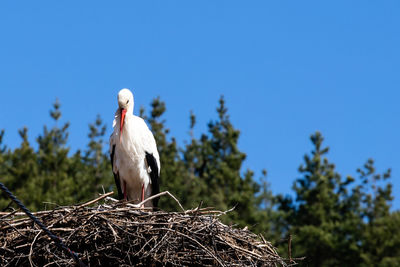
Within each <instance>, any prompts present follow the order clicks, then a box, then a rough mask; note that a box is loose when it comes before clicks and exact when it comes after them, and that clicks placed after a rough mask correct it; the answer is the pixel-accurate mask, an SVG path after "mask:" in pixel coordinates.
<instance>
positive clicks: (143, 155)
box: [110, 89, 160, 207]
mask: <svg viewBox="0 0 400 267" xmlns="http://www.w3.org/2000/svg"><path fill="white" fill-rule="evenodd" d="M133 107H134V99H133V95H132V93H131V91H129V90H128V89H122V90H121V91H120V92H119V93H118V109H117V111H116V112H115V118H114V122H113V128H114V131H113V133H112V135H111V137H110V157H111V165H112V169H113V173H114V178H115V183H116V185H117V189H118V195H119V198H120V199H121V198H122V197H123V198H124V199H125V200H129V201H133V202H134V203H139V202H141V201H142V200H143V199H146V198H148V197H150V196H151V195H154V194H157V193H158V192H159V175H160V157H159V155H158V151H157V145H156V141H155V139H154V136H153V134H152V132H151V131H150V130H149V128H148V127H147V125H146V123H145V122H144V120H143V119H142V118H140V117H138V116H135V115H133ZM142 192H143V193H144V194H142ZM157 202H158V199H156V200H153V201H148V202H147V203H145V206H146V207H153V206H157Z"/></svg>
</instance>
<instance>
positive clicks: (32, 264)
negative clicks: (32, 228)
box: [28, 230, 42, 267]
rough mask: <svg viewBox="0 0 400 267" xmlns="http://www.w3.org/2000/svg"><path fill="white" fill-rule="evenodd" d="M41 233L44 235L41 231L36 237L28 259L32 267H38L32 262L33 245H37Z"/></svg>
mask: <svg viewBox="0 0 400 267" xmlns="http://www.w3.org/2000/svg"><path fill="white" fill-rule="evenodd" d="M41 233H42V230H40V231H39V233H38V234H37V235H36V236H35V238H34V239H33V241H32V244H31V248H30V250H29V257H28V259H29V263H30V264H31V266H32V267H33V266H36V265H35V264H34V263H33V261H32V253H33V245H34V244H35V242H36V239H37V238H38V236H39V235H40V234H41Z"/></svg>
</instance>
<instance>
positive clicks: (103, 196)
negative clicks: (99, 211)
mask: <svg viewBox="0 0 400 267" xmlns="http://www.w3.org/2000/svg"><path fill="white" fill-rule="evenodd" d="M112 194H114V192H108V193H105V194H104V195H101V196H100V197H98V198H96V199H93V200H91V201H89V202H86V203H84V204H82V205H79V206H78V208H83V207H86V206H89V205H91V204H93V203H96V202H98V201H100V200H102V199H103V198H106V197H108V196H111V195H112Z"/></svg>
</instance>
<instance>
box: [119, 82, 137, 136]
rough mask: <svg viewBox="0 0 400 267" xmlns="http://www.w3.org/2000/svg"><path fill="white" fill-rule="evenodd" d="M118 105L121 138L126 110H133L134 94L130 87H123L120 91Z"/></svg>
mask: <svg viewBox="0 0 400 267" xmlns="http://www.w3.org/2000/svg"><path fill="white" fill-rule="evenodd" d="M118 107H119V111H120V116H121V117H120V118H121V120H120V131H121V133H120V138H121V135H122V130H123V129H124V122H125V114H126V112H127V111H128V112H131V113H132V112H133V94H132V92H131V91H130V90H129V89H126V88H124V89H122V90H121V91H119V93H118Z"/></svg>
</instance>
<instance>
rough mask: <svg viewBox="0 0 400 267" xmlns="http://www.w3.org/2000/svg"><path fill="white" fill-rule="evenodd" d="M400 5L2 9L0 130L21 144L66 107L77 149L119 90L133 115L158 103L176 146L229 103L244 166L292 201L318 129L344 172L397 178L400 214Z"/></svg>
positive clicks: (96, 4) (146, 4)
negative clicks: (192, 123) (55, 109)
mask: <svg viewBox="0 0 400 267" xmlns="http://www.w3.org/2000/svg"><path fill="white" fill-rule="evenodd" d="M399 14H400V2H399V1H140V2H139V1H112V2H111V1H40V2H37V1H18V2H16V1H1V2H0V34H1V37H0V129H2V128H3V129H5V130H6V136H5V143H6V144H7V145H8V146H10V147H11V148H15V147H17V146H18V145H19V144H20V138H19V135H18V129H20V128H22V127H23V126H27V127H28V128H29V135H30V140H31V141H32V142H34V138H35V137H37V136H38V135H39V134H40V133H41V132H42V127H43V125H44V124H49V125H51V120H50V118H49V115H48V114H49V110H50V107H51V104H52V103H53V102H54V100H55V99H56V98H57V97H58V98H59V99H60V101H61V104H62V112H63V121H70V122H71V127H70V139H69V140H70V145H71V146H72V148H73V150H76V149H78V148H84V147H85V145H86V144H87V142H88V139H87V134H88V124H89V123H90V122H93V121H94V120H95V118H96V114H100V115H101V117H102V118H103V119H104V120H105V122H106V123H107V124H108V126H109V127H108V134H109V133H111V123H112V119H113V114H114V111H115V109H116V94H117V92H118V91H119V89H121V88H124V87H127V88H131V89H132V90H133V92H134V94H135V104H136V108H135V113H137V112H138V110H139V107H140V106H141V105H143V106H145V107H146V108H148V107H149V103H150V101H151V100H152V99H153V98H154V97H156V96H160V97H161V99H162V100H164V101H165V102H166V104H167V112H166V116H165V117H166V120H167V126H168V127H169V128H170V129H171V133H172V136H176V137H177V139H178V141H179V142H180V143H181V144H182V143H183V142H184V140H187V139H188V125H189V112H190V110H193V112H194V113H195V114H196V115H197V120H198V124H197V127H196V134H200V133H202V132H204V131H206V124H207V122H208V121H209V120H210V119H213V118H215V117H216V113H215V108H216V106H217V101H218V98H219V96H220V95H221V94H223V95H225V98H226V100H227V105H228V108H229V112H230V115H231V119H232V121H233V124H234V125H235V126H236V127H237V128H239V129H241V131H242V135H241V138H240V148H241V149H242V150H243V151H244V152H246V153H247V160H246V163H245V168H250V169H253V170H255V171H256V172H257V173H260V172H261V170H262V169H263V168H266V169H267V170H268V172H269V176H268V177H269V182H270V183H271V187H272V190H273V192H274V193H284V194H286V193H290V192H291V189H290V188H291V186H292V183H293V181H294V179H295V178H296V177H298V176H299V175H298V172H297V168H298V166H299V165H300V163H302V157H303V155H304V154H305V153H308V152H309V151H310V150H311V148H312V147H311V143H310V141H309V136H310V134H311V133H313V132H315V131H316V130H319V131H321V132H322V133H323V135H324V136H325V140H326V143H325V144H326V145H329V146H330V147H331V151H330V154H329V159H330V160H331V161H332V162H334V163H335V164H336V166H337V170H338V171H339V172H340V173H342V174H343V175H356V172H355V170H356V168H358V167H360V166H362V164H363V163H364V162H365V161H366V160H367V159H368V158H369V157H372V158H374V159H375V160H376V166H377V168H378V171H380V172H382V171H384V170H385V169H387V168H389V167H391V168H392V169H393V184H394V195H395V196H396V199H395V202H394V206H395V208H399V207H400V194H399V188H400V182H399V179H398V178H399V174H400V168H399V160H400V156H399V150H400V141H399V136H400V125H399V118H400V107H399V98H400V93H399V92H400V91H399V89H400V52H399V51H400V16H399Z"/></svg>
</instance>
